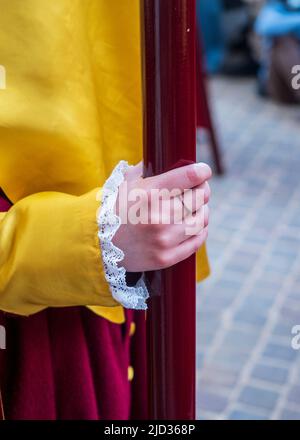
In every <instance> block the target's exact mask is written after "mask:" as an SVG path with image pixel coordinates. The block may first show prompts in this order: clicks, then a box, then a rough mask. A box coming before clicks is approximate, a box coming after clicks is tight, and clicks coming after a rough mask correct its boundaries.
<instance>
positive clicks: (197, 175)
mask: <svg viewBox="0 0 300 440" xmlns="http://www.w3.org/2000/svg"><path fill="white" fill-rule="evenodd" d="M211 175H212V171H211V168H210V167H209V166H208V165H207V164H206V163H203V162H199V163H195V164H191V165H186V166H183V167H180V168H176V169H174V170H171V171H167V172H166V173H162V174H159V175H158V176H152V177H147V178H146V179H144V182H145V184H146V186H147V188H148V189H159V190H161V189H167V190H169V191H172V190H173V189H175V188H176V189H179V190H180V191H181V192H184V190H186V189H191V188H194V187H195V186H199V185H201V184H203V183H204V182H206V181H207V180H208V179H210V178H211Z"/></svg>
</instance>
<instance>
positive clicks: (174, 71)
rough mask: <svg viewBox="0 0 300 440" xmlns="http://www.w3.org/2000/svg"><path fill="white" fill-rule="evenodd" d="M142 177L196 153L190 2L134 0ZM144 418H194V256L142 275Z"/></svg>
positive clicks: (192, 3) (193, 23) (192, 2)
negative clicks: (146, 293)
mask: <svg viewBox="0 0 300 440" xmlns="http://www.w3.org/2000/svg"><path fill="white" fill-rule="evenodd" d="M141 5H142V8H141V11H142V21H141V23H142V33H143V35H142V41H143V43H142V46H143V47H142V49H143V79H144V81H143V98H144V163H145V176H149V175H152V174H159V173H162V172H164V171H166V170H168V169H170V168H173V167H175V166H179V165H180V164H183V163H184V162H186V161H189V162H190V161H195V157H196V151H195V150H196V148H195V145H196V84H195V55H196V50H195V43H196V19H195V0H141ZM148 281H149V285H150V291H151V294H150V301H149V313H148V320H147V321H148V329H147V330H148V368H149V370H148V377H149V411H150V415H149V417H150V418H151V419H165V420H170V419H173V420H174V419H175V420H176V419H184V420H190V419H191V420H192V419H194V418H195V257H194V256H192V257H191V258H189V259H188V260H186V261H183V262H182V263H180V264H177V265H176V266H174V267H172V268H170V269H167V270H163V271H157V272H154V273H152V274H149V276H148Z"/></svg>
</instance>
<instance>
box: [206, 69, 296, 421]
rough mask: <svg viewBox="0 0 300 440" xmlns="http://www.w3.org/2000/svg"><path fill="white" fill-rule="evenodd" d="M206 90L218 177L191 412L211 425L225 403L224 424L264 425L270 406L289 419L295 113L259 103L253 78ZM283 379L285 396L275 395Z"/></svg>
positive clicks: (292, 411) (218, 81) (292, 396)
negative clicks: (219, 160) (219, 153)
mask: <svg viewBox="0 0 300 440" xmlns="http://www.w3.org/2000/svg"><path fill="white" fill-rule="evenodd" d="M210 84H211V87H212V105H213V108H214V109H215V110H216V115H215V117H216V118H215V119H216V121H215V124H216V126H217V128H218V134H219V136H218V137H219V139H220V141H221V145H222V147H223V154H224V159H225V161H226V174H225V176H224V177H222V178H216V177H213V179H212V181H211V186H212V190H213V192H212V195H213V200H212V203H211V212H212V215H211V223H210V235H209V240H208V251H209V257H210V261H211V268H212V275H211V277H210V279H209V281H207V282H205V283H203V284H201V286H200V287H199V289H198V292H197V293H198V297H197V350H198V352H199V355H198V356H197V359H198V363H197V367H198V399H197V401H198V403H197V405H198V412H197V413H198V415H199V417H202V418H203V419H217V418H220V417H221V415H222V417H223V416H224V410H228V406H227V405H228V404H230V408H231V409H232V410H231V411H230V412H229V413H227V412H226V413H225V414H227V415H226V416H225V417H227V418H231V419H236V420H239V419H242V420H243V419H250V420H251V419H255V418H258V419H260V418H262V419H264V418H271V417H272V416H273V414H274V413H273V411H274V409H276V405H277V404H278V405H280V408H283V409H282V410H281V413H280V414H279V418H281V417H282V418H284V419H290V418H296V417H295V415H297V416H298V412H299V413H300V409H299V410H298V408H300V404H299V400H298V399H299V397H298V396H299V395H300V393H299V386H300V351H299V352H298V351H295V350H292V348H291V328H292V326H293V325H295V324H296V323H298V324H300V308H299V305H300V272H299V274H298V275H297V274H295V272H292V269H293V268H294V266H295V262H296V258H298V257H299V256H300V204H299V202H298V201H299V200H300V179H299V169H300V149H299V121H300V118H299V116H300V112H298V110H297V111H296V109H295V107H288V106H278V105H275V104H273V103H272V101H270V100H261V99H260V98H258V97H257V96H256V95H255V93H254V92H253V91H254V83H253V81H252V80H248V79H238V78H235V79H234V81H233V80H231V79H224V78H221V77H218V78H215V79H213V81H212V82H211V83H210ZM296 114H297V115H296ZM224 115H226V117H224ZM274 121H276V124H274ZM241 127H242V128H241ZM198 139H202V140H203V141H205V143H206V145H203V146H202V145H201V146H200V150H199V153H198V156H199V159H200V160H206V159H207V158H208V159H209V161H210V162H211V149H210V146H209V139H208V137H207V136H206V138H205V137H203V135H201V136H199V133H198ZM298 321H299V322H298ZM262 338H264V346H263V347H261V346H260V343H261V341H262ZM217 343H218V344H217ZM216 344H217V345H216ZM244 367H251V368H249V369H247V368H244ZM295 369H296V370H298V372H297V371H296V372H295ZM292 372H293V376H291V374H292ZM248 373H249V374H248ZM241 378H242V379H243V384H244V388H243V389H242V391H241V392H237V391H238V390H240V388H238V389H237V387H240V386H241V383H240V379H241ZM245 381H246V382H245ZM291 381H294V382H295V384H294V386H293V387H292V388H291V389H290V390H289V393H288V395H286V394H285V393H283V392H279V391H276V390H280V389H285V386H287V384H288V383H290V382H291ZM229 391H233V393H231V392H229ZM203 402H205V404H204V403H203ZM200 404H201V407H202V409H201V410H200V409H199V408H200ZM203 406H205V408H206V409H203ZM276 410H277V409H276Z"/></svg>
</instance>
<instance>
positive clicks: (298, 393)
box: [288, 385, 300, 405]
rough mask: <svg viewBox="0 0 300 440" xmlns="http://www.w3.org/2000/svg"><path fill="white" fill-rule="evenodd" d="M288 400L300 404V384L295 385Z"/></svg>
mask: <svg viewBox="0 0 300 440" xmlns="http://www.w3.org/2000/svg"><path fill="white" fill-rule="evenodd" d="M288 401H289V402H293V403H297V404H298V405H300V385H294V386H293V387H292V388H291V390H290V392H289V395H288Z"/></svg>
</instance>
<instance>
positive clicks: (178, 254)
mask: <svg viewBox="0 0 300 440" xmlns="http://www.w3.org/2000/svg"><path fill="white" fill-rule="evenodd" d="M207 236H208V227H207V226H206V227H205V228H204V229H202V231H201V232H200V233H199V234H198V235H194V236H193V237H191V238H189V239H188V240H185V241H184V242H182V243H181V244H180V245H177V246H175V247H174V248H173V249H171V250H169V251H168V252H161V253H160V262H159V267H158V269H162V268H167V267H171V266H173V265H174V264H177V263H179V262H180V261H183V260H185V259H186V258H188V257H190V256H191V255H193V254H194V253H195V252H197V250H198V249H199V248H200V247H201V246H202V245H203V243H204V242H205V241H206V239H207Z"/></svg>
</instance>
